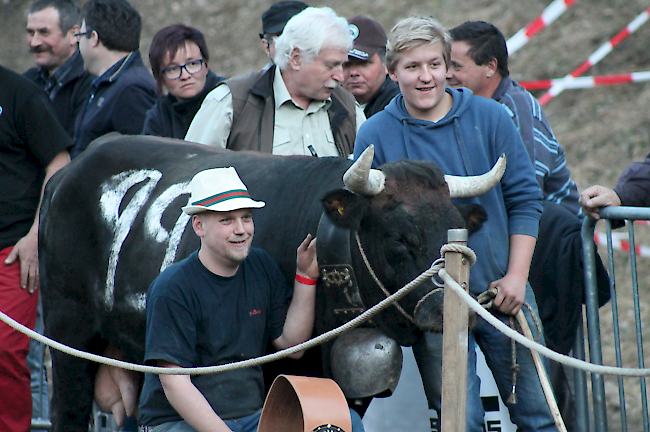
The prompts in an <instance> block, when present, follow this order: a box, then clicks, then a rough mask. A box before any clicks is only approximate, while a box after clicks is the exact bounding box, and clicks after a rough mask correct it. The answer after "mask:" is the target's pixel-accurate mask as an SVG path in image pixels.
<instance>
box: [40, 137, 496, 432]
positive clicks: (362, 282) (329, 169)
mask: <svg viewBox="0 0 650 432" xmlns="http://www.w3.org/2000/svg"><path fill="white" fill-rule="evenodd" d="M371 159H372V155H370V160H371ZM370 160H368V162H367V163H366V165H367V167H366V168H368V169H369V161H370ZM351 165H352V162H351V161H349V160H346V159H340V158H314V157H304V156H289V157H283V156H272V155H267V154H261V153H248V152H230V151H227V150H216V149H214V148H211V147H207V146H201V145H194V144H189V143H186V142H183V141H175V140H169V139H163V138H154V137H131V136H129V137H127V136H124V137H122V136H109V137H105V138H102V139H100V140H98V141H96V142H95V143H94V144H93V145H92V146H91V147H90V148H89V149H88V150H87V151H86V152H85V153H84V154H82V155H81V156H80V157H78V158H77V159H75V160H74V161H73V162H72V163H71V164H70V165H69V166H68V167H66V168H65V169H63V170H61V171H60V173H58V174H57V175H56V176H55V177H54V178H53V179H52V181H51V182H50V183H49V184H48V185H47V189H46V192H45V196H44V200H43V206H42V213H41V226H40V251H39V254H40V255H39V256H40V262H41V268H40V272H41V281H42V282H41V286H42V296H43V307H44V316H45V323H46V333H47V335H48V336H50V337H52V338H53V339H55V340H57V341H60V342H62V343H64V344H67V345H70V346H72V347H75V348H78V349H81V350H84V351H90V352H93V353H98V354H101V353H104V352H108V353H109V355H112V356H114V357H118V356H119V357H121V358H122V359H124V360H126V361H131V362H136V363H141V362H142V359H143V355H144V352H143V347H144V337H145V314H144V309H145V296H146V291H147V289H148V287H149V285H150V283H151V282H152V281H153V279H154V278H155V277H156V276H157V275H158V274H159V273H160V271H161V270H162V269H164V268H165V267H167V266H168V265H169V264H171V263H172V262H175V261H178V260H180V259H182V258H184V257H186V256H188V255H189V254H190V253H191V252H192V251H193V250H195V249H196V248H197V247H198V245H199V242H198V238H197V237H196V236H195V235H194V233H193V232H192V229H191V224H190V223H188V222H189V220H190V218H189V216H187V215H185V214H184V213H182V212H181V210H180V208H181V207H182V206H183V205H185V204H186V203H187V200H188V197H189V182H190V180H191V178H192V177H193V176H194V175H195V174H196V173H197V172H199V171H201V170H204V169H208V168H214V167H226V166H234V167H235V168H236V169H237V172H238V173H239V175H240V177H241V178H242V180H243V181H244V183H245V184H246V185H247V187H248V189H249V191H250V193H251V196H253V197H254V198H255V199H257V200H262V201H265V202H266V207H265V208H264V209H262V210H259V211H256V212H255V213H254V219H255V224H256V230H255V231H256V233H255V238H254V245H255V246H259V247H262V248H264V249H265V250H267V251H268V252H269V253H270V254H271V255H272V256H273V257H274V259H275V260H276V261H277V262H278V264H279V265H280V267H281V268H282V271H283V272H284V273H285V274H286V276H287V280H288V281H292V280H293V277H294V274H295V250H296V247H297V246H298V244H300V242H301V240H302V239H303V238H304V237H305V235H306V234H307V233H313V234H316V231H317V229H318V226H319V220H320V218H321V216H322V215H323V214H325V215H326V217H328V218H330V220H332V221H333V222H334V223H335V224H336V225H337V226H340V227H344V228H346V229H349V234H347V236H348V238H349V239H352V240H351V242H350V244H351V245H352V246H351V247H350V249H351V259H352V266H353V268H355V269H356V278H357V281H358V283H359V286H360V287H361V298H362V301H363V302H364V303H365V304H366V305H369V306H370V305H374V304H376V303H377V302H378V301H380V300H382V299H383V298H385V295H384V294H383V293H381V291H379V290H376V289H375V288H373V287H375V282H374V281H373V280H372V278H371V276H370V275H369V273H368V271H367V270H366V269H365V266H364V265H363V263H362V261H361V258H360V254H359V250H358V248H357V246H356V242H355V240H354V238H355V237H354V235H353V233H354V232H358V234H359V237H360V240H361V244H362V245H363V247H364V249H365V251H366V253H367V255H368V259H369V261H370V264H371V266H372V268H373V269H374V271H375V272H376V274H377V277H378V278H379V279H380V280H381V281H382V282H383V284H384V285H385V286H386V288H387V289H388V290H390V291H391V292H393V291H395V290H397V289H398V288H400V287H402V286H403V285H405V284H406V283H407V282H409V281H410V280H412V278H413V277H415V276H416V275H418V274H419V273H421V272H422V271H424V270H425V269H427V268H428V267H429V265H430V264H431V262H433V261H434V260H435V259H437V258H438V255H439V249H440V247H441V245H442V244H443V243H445V239H446V233H447V230H448V229H450V228H458V227H464V226H467V227H468V228H469V229H470V231H471V230H476V229H478V228H479V227H480V225H481V224H482V222H483V221H484V219H485V213H484V212H483V210H482V208H480V206H477V205H463V206H458V208H457V207H456V206H454V205H453V204H452V202H451V199H450V194H449V189H448V187H447V184H446V183H445V177H444V176H443V174H442V172H441V171H440V170H439V169H438V168H437V167H436V166H435V165H433V164H431V163H427V162H412V161H401V162H396V163H391V164H387V165H384V166H383V167H382V168H381V172H379V171H377V170H371V173H370V174H369V171H368V169H365V168H364V169H362V170H361V171H362V174H361V176H360V177H359V176H358V175H357V174H356V171H355V173H353V174H352V175H351V176H350V175H349V181H348V182H346V184H347V185H348V187H349V188H350V189H352V190H355V191H362V192H363V194H360V193H355V192H352V191H351V190H348V189H344V188H343V187H344V183H343V180H342V179H343V176H344V174H346V172H347V171H348V169H349V168H350V166H351ZM355 169H356V168H355ZM493 171H494V170H493ZM369 176H370V182H369V183H370V184H373V182H374V190H373V188H370V189H368V188H367V186H366V183H367V182H366V180H367V179H368V177H369ZM459 180H460V182H461V183H462V182H463V181H467V180H468V179H467V178H463V179H459ZM447 181H448V183H450V186H449V188H450V189H453V190H456V186H451V183H452V180H450V179H449V178H447ZM496 181H498V178H497V179H496ZM355 182H356V183H355ZM494 183H495V182H492V185H493V184H494ZM455 184H456V183H454V185H455ZM462 187H464V186H461V188H462ZM489 187H491V186H488V188H489ZM364 189H365V191H364ZM479 193H481V192H480V191H479V192H476V193H475V194H479ZM364 194H365V195H364ZM456 195H457V194H456ZM321 201H322V203H321ZM459 208H460V209H461V211H459ZM319 247H320V244H319ZM319 254H320V252H319ZM433 288H434V286H433V284H431V283H428V284H423V285H421V286H420V287H418V288H417V289H416V290H415V291H413V292H412V293H411V294H409V296H408V297H407V298H405V299H403V300H402V301H401V304H402V306H403V308H404V309H406V310H407V311H408V312H409V313H413V310H414V307H415V304H416V302H417V300H418V299H420V298H421V297H422V296H423V295H424V294H425V293H426V292H428V291H430V290H432V289H433ZM318 295H319V300H318V302H319V305H323V304H326V300H325V299H324V298H323V295H324V294H323V291H322V289H320V288H319V294H318ZM321 313H323V311H322V310H321ZM317 321H318V323H319V328H318V330H319V331H323V330H326V329H327V327H328V326H329V327H331V326H333V325H334V324H332V323H323V322H324V321H323V320H317ZM375 322H376V323H377V324H378V325H379V326H380V327H381V328H382V329H384V331H385V332H386V333H388V334H389V335H391V336H392V337H394V338H397V339H398V340H399V341H400V342H402V343H408V340H409V337H410V335H409V334H410V333H413V332H417V331H418V329H417V328H416V327H415V326H414V324H413V323H411V322H409V321H407V320H406V319H405V318H404V317H403V316H402V315H401V314H400V313H399V312H397V311H396V309H395V308H393V307H391V308H389V309H387V310H386V311H384V312H382V313H381V315H380V316H378V317H377V318H376V319H375ZM437 324H438V325H439V323H437ZM423 325H425V326H427V328H429V327H432V326H433V325H435V323H423ZM107 350H108V351H107ZM52 357H53V368H54V396H53V402H52V413H53V427H54V431H55V432H59V431H66V432H69V431H86V430H87V428H88V421H89V413H90V408H91V402H92V398H93V391H94V385H95V383H96V382H100V381H101V382H102V383H105V382H107V381H111V380H110V379H106V377H107V376H108V375H109V374H106V373H100V374H97V369H98V367H97V365H96V364H94V363H92V362H89V361H85V360H81V359H78V358H74V357H71V356H69V355H67V354H63V353H61V352H58V351H54V352H53V353H52ZM96 375H98V376H97V377H96ZM96 380H97V381H96ZM122 390H123V389H122ZM111 403H112V402H111ZM129 403H131V404H133V403H134V401H133V400H131V401H127V405H128V404H129Z"/></svg>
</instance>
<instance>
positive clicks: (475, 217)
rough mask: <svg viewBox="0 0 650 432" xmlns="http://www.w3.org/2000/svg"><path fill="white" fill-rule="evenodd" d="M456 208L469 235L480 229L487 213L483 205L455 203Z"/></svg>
mask: <svg viewBox="0 0 650 432" xmlns="http://www.w3.org/2000/svg"><path fill="white" fill-rule="evenodd" d="M456 208H457V209H458V211H460V214H461V216H463V219H465V226H466V227H467V233H468V234H469V235H472V234H473V233H475V232H476V231H478V230H479V229H481V227H482V226H483V222H485V221H486V220H487V213H486V212H485V209H483V206H481V205H479V204H457V205H456Z"/></svg>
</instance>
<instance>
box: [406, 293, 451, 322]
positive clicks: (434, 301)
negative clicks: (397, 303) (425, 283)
mask: <svg viewBox="0 0 650 432" xmlns="http://www.w3.org/2000/svg"><path fill="white" fill-rule="evenodd" d="M444 297H445V293H444V291H443V290H442V288H437V289H435V290H433V291H431V292H429V293H428V294H427V295H426V296H424V297H422V299H421V300H420V301H419V302H418V304H417V306H416V307H415V311H414V313H413V318H414V320H415V325H416V326H418V327H419V328H420V329H422V330H425V331H431V332H434V333H441V332H442V311H443V305H444Z"/></svg>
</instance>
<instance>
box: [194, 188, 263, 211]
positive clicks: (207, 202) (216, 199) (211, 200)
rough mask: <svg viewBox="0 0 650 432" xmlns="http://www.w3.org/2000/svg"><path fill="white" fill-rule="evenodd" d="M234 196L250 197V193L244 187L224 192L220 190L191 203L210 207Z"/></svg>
mask: <svg viewBox="0 0 650 432" xmlns="http://www.w3.org/2000/svg"><path fill="white" fill-rule="evenodd" d="M235 198H249V199H251V196H250V194H249V193H248V191H247V190H246V189H234V190H230V191H226V192H222V193H220V194H217V195H212V196H211V197H207V198H205V199H202V200H200V201H195V202H193V203H192V205H195V206H202V207H210V206H213V205H215V204H219V203H221V202H224V201H228V200H231V199H235Z"/></svg>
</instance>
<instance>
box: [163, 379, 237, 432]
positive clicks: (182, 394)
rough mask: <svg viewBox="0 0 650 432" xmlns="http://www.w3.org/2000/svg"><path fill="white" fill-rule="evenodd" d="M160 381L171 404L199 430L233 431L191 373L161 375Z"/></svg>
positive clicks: (201, 431)
mask: <svg viewBox="0 0 650 432" xmlns="http://www.w3.org/2000/svg"><path fill="white" fill-rule="evenodd" d="M160 382H161V383H162V386H163V390H164V391H165V396H166V397H167V400H168V401H169V403H170V404H171V406H172V407H174V409H175V410H176V412H178V414H179V415H180V416H181V417H183V419H184V420H185V421H186V422H187V423H188V424H189V425H190V426H192V427H193V428H194V429H196V430H197V431H198V432H232V431H231V430H230V428H229V427H228V426H226V423H224V421H223V420H222V419H221V418H220V417H219V416H218V415H217V414H216V413H215V412H214V410H213V409H212V407H211V406H210V404H209V403H208V401H207V399H206V398H205V396H203V394H202V393H201V392H200V391H199V389H197V388H196V386H195V385H194V384H193V383H192V380H191V379H190V376H189V375H160Z"/></svg>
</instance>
